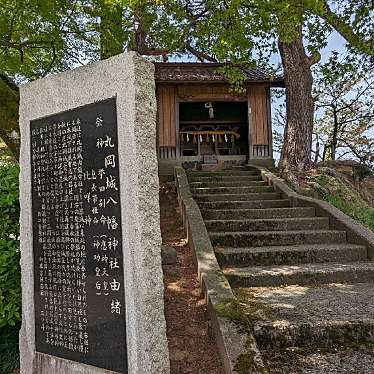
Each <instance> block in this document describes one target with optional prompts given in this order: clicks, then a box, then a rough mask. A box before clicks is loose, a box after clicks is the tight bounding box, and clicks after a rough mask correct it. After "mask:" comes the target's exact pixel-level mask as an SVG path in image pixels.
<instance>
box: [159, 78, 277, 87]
mask: <svg viewBox="0 0 374 374" xmlns="http://www.w3.org/2000/svg"><path fill="white" fill-rule="evenodd" d="M156 83H158V84H202V83H204V84H217V83H219V84H230V82H228V81H227V80H208V79H201V80H176V79H168V80H166V79H165V80H163V79H156ZM258 83H268V84H269V85H270V87H281V88H284V80H282V79H277V80H270V79H269V80H247V81H246V82H245V84H258Z"/></svg>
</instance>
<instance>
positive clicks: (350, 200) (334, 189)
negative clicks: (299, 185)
mask: <svg viewBox="0 0 374 374" xmlns="http://www.w3.org/2000/svg"><path fill="white" fill-rule="evenodd" d="M301 192H302V193H303V194H305V195H307V196H311V197H314V198H317V199H321V200H325V201H327V202H329V203H330V204H331V205H333V206H335V207H336V208H338V209H340V210H341V211H342V212H344V213H345V214H347V215H348V216H350V217H352V218H353V219H355V220H357V221H358V222H360V223H362V224H363V225H364V226H366V227H368V228H369V229H370V230H372V231H374V208H372V207H370V206H369V205H368V204H367V203H366V202H365V201H364V200H363V199H362V198H361V196H360V195H359V193H358V192H357V191H355V190H354V189H353V188H351V187H350V186H349V185H348V184H346V183H344V182H343V181H342V180H340V179H338V178H337V177H334V176H331V175H327V174H322V173H321V174H318V175H314V176H310V177H309V178H308V183H307V188H304V189H302V190H301Z"/></svg>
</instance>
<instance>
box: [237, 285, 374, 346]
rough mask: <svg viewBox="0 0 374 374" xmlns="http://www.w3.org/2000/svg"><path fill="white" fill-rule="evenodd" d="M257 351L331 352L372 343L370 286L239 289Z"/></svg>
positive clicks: (373, 323) (373, 314)
mask: <svg viewBox="0 0 374 374" xmlns="http://www.w3.org/2000/svg"><path fill="white" fill-rule="evenodd" d="M235 292H236V293H237V295H238V297H239V298H240V300H241V301H242V302H243V303H248V304H247V305H248V308H249V310H252V311H253V310H255V312H254V313H253V315H252V317H254V318H255V319H257V320H256V321H255V322H254V333H255V336H256V338H257V341H258V343H259V344H260V345H261V346H263V347H287V346H298V347H305V346H306V347H310V346H317V347H333V346H336V345H338V346H339V345H341V344H346V343H348V344H352V343H364V342H373V341H374V287H373V284H372V283H356V284H338V283H336V284H327V285H321V286H309V287H308V286H304V287H303V286H299V285H295V286H287V287H278V288H276V287H269V288H241V289H238V290H236V291H235Z"/></svg>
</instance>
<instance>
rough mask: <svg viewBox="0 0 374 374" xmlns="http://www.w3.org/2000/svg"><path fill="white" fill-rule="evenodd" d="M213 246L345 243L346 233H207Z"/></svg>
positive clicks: (322, 231)
mask: <svg viewBox="0 0 374 374" xmlns="http://www.w3.org/2000/svg"><path fill="white" fill-rule="evenodd" d="M209 237H210V240H211V242H212V245H213V246H220V247H248V245H251V246H253V247H264V246H272V245H295V244H322V243H345V242H346V232H345V231H336V230H310V231H304V230H301V231H252V232H209Z"/></svg>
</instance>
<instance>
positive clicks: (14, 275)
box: [0, 165, 21, 327]
mask: <svg viewBox="0 0 374 374" xmlns="http://www.w3.org/2000/svg"><path fill="white" fill-rule="evenodd" d="M18 174H19V168H18V166H15V165H4V166H1V167H0V327H3V326H5V325H10V326H15V325H16V323H17V322H19V321H20V319H21V270H20V264H19V260H20V252H19V197H18Z"/></svg>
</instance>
